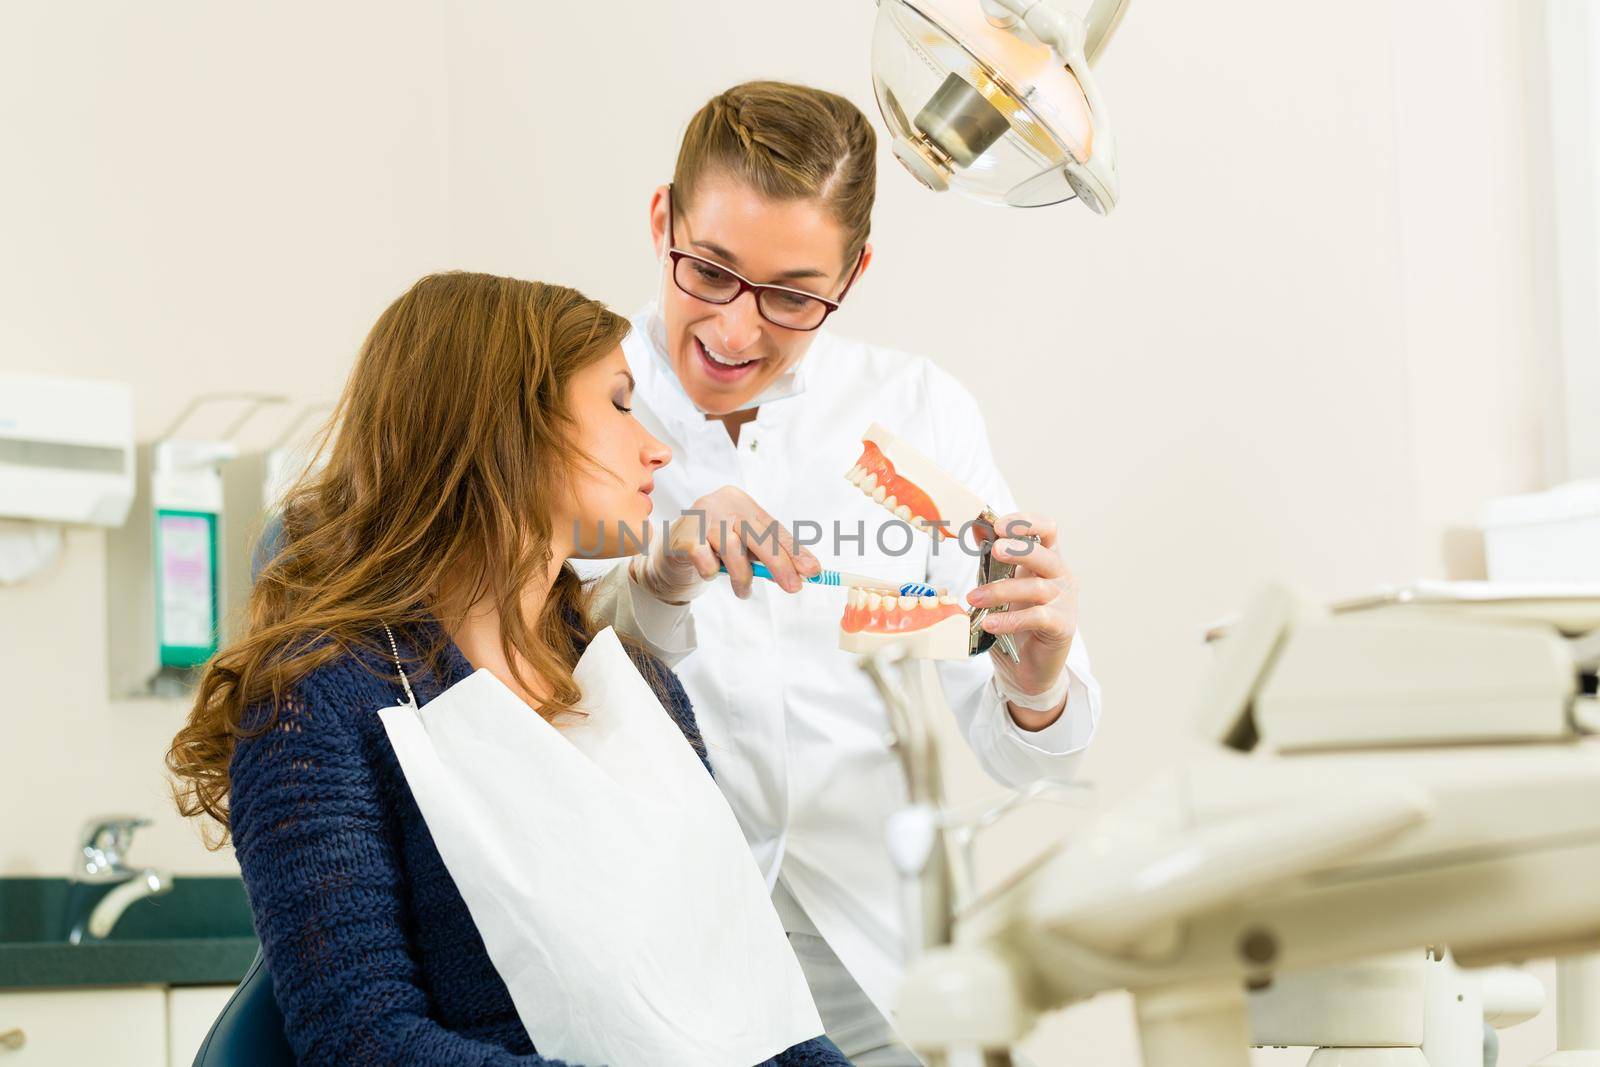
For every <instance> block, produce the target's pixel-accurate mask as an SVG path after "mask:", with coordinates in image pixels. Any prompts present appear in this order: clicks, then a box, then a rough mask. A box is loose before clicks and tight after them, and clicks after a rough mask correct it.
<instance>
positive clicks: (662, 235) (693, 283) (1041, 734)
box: [597, 82, 1100, 1067]
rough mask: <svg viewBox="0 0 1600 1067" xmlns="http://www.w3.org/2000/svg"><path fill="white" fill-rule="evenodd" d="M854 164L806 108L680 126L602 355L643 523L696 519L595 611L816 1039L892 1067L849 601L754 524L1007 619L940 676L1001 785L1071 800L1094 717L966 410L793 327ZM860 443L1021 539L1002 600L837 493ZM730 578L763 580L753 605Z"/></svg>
mask: <svg viewBox="0 0 1600 1067" xmlns="http://www.w3.org/2000/svg"><path fill="white" fill-rule="evenodd" d="M875 162H876V161H875V150H874V135H873V132H872V128H871V126H870V124H869V123H868V121H867V119H866V118H865V117H864V116H863V115H862V114H861V112H860V111H859V110H858V109H857V108H856V107H855V106H854V105H852V104H851V103H849V102H848V101H847V100H845V99H843V98H842V97H839V96H835V95H833V94H831V93H825V92H821V91H819V90H815V89H810V88H805V87H801V86H794V85H785V84H778V83H771V82H765V83H750V84H746V85H740V86H737V87H735V88H732V89H729V90H728V91H727V92H725V93H722V94H721V95H719V96H717V97H716V98H715V99H713V100H712V101H710V102H709V103H707V104H706V105H705V107H704V108H702V109H701V110H700V111H699V113H697V114H696V115H695V117H694V118H693V120H692V121H691V122H690V125H689V128H688V130H687V132H686V134H685V136H684V141H683V144H682V147H681V149H680V153H679V157H678V161H677V166H676V168H675V171H674V175H673V183H672V185H671V186H662V187H661V188H658V189H657V190H656V191H655V193H654V194H653V196H652V197H651V200H650V227H651V235H652V237H653V239H654V242H655V248H656V253H657V255H658V256H659V257H660V259H661V261H662V265H663V267H662V271H663V279H662V286H661V293H660V296H659V299H658V301H657V302H656V303H655V304H653V305H652V306H651V307H649V308H647V309H646V310H645V311H644V312H642V313H641V314H640V315H638V316H637V317H636V318H635V319H634V320H633V327H634V328H633V331H632V333H631V334H630V335H629V337H628V338H627V340H626V341H625V342H624V344H623V351H624V353H625V354H626V356H627V359H628V363H629V365H630V367H631V369H632V371H633V374H634V377H635V379H636V380H637V383H638V384H637V388H636V390H635V393H634V397H635V405H636V406H635V413H636V414H637V415H638V417H639V419H640V420H641V421H642V422H643V423H644V424H645V425H646V426H647V427H648V428H649V429H650V431H651V432H652V433H653V434H655V435H656V436H658V437H659V438H661V440H663V441H665V442H667V443H668V444H670V445H671V447H672V450H673V453H674V455H676V456H677V457H679V459H678V462H676V463H675V464H673V465H672V466H671V467H669V468H667V469H665V470H663V471H661V472H659V473H658V475H657V478H656V483H655V499H656V502H657V511H656V514H657V516H674V515H678V514H679V513H680V512H690V511H691V510H693V511H698V512H701V513H703V516H704V518H703V520H702V519H701V518H700V517H698V516H696V515H693V514H686V515H685V516H684V517H683V518H681V519H679V520H678V521H677V522H676V523H675V524H674V526H673V528H672V535H671V538H670V540H671V542H672V543H673V545H674V547H675V549H676V551H672V552H667V551H664V550H663V546H664V543H665V540H666V539H663V538H660V537H657V538H656V543H655V545H654V550H653V551H652V552H651V553H650V554H649V555H648V556H646V557H636V558H635V560H634V562H633V564H632V570H631V571H630V578H631V580H628V581H618V580H617V579H618V578H620V575H612V576H611V580H609V581H607V582H604V583H601V586H600V589H599V593H598V594H597V595H599V596H601V597H603V598H607V600H608V602H607V603H606V604H604V605H601V606H599V611H600V612H601V613H602V614H604V613H606V612H608V611H609V613H610V614H611V615H612V616H613V617H615V618H616V619H617V620H618V622H619V624H620V625H621V626H622V627H623V628H624V629H627V630H630V631H632V632H633V633H635V634H636V635H639V636H641V637H642V638H643V639H644V640H645V643H646V644H647V645H648V646H650V648H651V650H652V651H653V652H655V653H656V654H657V655H659V656H661V657H662V658H664V659H666V660H668V661H669V662H672V663H674V664H675V665H676V669H677V672H678V674H679V676H680V677H681V678H682V680H683V684H684V686H685V688H686V689H687V691H688V693H689V695H690V697H691V698H692V699H693V701H694V705H695V708H696V709H697V713H698V715H699V719H700V724H701V730H702V732H703V733H704V736H705V740H706V744H707V747H708V749H709V751H710V753H711V758H712V762H713V763H714V765H715V766H716V768H717V780H718V783H719V784H720V785H721V787H722V790H723V792H724V794H725V795H726V796H727V798H728V801H729V803H730V804H731V805H732V807H733V810H734V812H735V814H736V815H737V816H738V819H739V822H740V825H741V826H742V827H743V829H744V832H745V835H746V837H747V839H748V841H749V843H750V846H751V848H752V850H753V851H754V853H755V856H756V859H757V861H758V862H759V864H760V865H761V867H762V869H763V871H764V872H765V874H766V876H767V878H768V880H769V883H771V884H773V887H774V890H773V894H774V903H775V904H776V905H777V907H778V910H779V912H780V914H781V915H782V917H783V920H784V923H785V927H786V929H787V930H788V931H789V932H790V936H791V942H792V943H793V944H794V946H795V949H796V952H797V954H798V955H799V957H800V960H801V962H802V964H803V966H804V969H805V972H806V976H807V979H808V981H809V983H810V985H811V988H812V993H813V995H814V997H815V999H816V1003H817V1007H818V1009H819V1010H820V1012H821V1014H822V1019H823V1022H824V1024H825V1025H826V1027H827V1030H828V1035H829V1036H830V1037H831V1038H833V1040H834V1041H835V1042H836V1043H837V1044H838V1045H839V1046H840V1048H841V1049H842V1050H843V1051H844V1052H845V1054H846V1055H847V1056H849V1057H850V1058H851V1059H852V1060H853V1061H854V1062H855V1063H857V1064H859V1065H861V1067H883V1065H896V1064H915V1063H916V1062H917V1061H916V1059H915V1058H914V1057H912V1056H911V1054H910V1053H909V1052H908V1051H907V1050H906V1049H905V1048H904V1047H903V1046H900V1045H899V1044H897V1042H896V1039H895V1037H894V1034H893V1030H892V1028H891V1026H890V1025H889V1023H888V1021H887V1018H886V1016H887V1015H888V1013H889V1012H890V1011H891V1009H892V1007H893V1004H894V997H895V994H896V990H897V986H898V984H899V979H900V977H901V975H902V972H903V960H904V958H905V955H904V952H905V948H904V945H905V941H904V935H903V932H902V929H901V926H902V923H901V916H900V914H899V897H898V889H897V882H896V876H895V872H894V869H893V868H892V866H891V865H890V861H889V858H888V854H887V852H886V849H885V845H884V821H885V818H886V817H887V815H888V814H889V813H890V812H891V811H893V810H895V809H896V808H897V807H899V806H900V805H901V804H903V803H904V796H905V793H904V780H903V775H902V773H901V771H900V769H899V765H898V762H897V760H896V759H895V758H894V756H893V755H892V754H891V753H890V751H889V749H888V747H887V745H886V744H885V735H886V734H887V732H888V724H887V718H886V712H885V709H884V708H883V706H882V702H881V700H880V698H879V696H878V695H877V693H876V692H875V691H874V690H873V688H872V687H871V685H870V684H869V682H868V680H867V678H866V677H865V675H864V674H863V672H861V671H860V670H859V669H858V668H857V666H856V660H855V657H853V656H851V655H850V654H848V653H845V652H841V651H838V649H837V635H838V626H839V621H840V616H841V615H842V613H843V609H844V606H845V596H846V591H845V590H843V589H839V588H829V587H823V586H809V587H806V588H804V589H802V586H801V582H800V576H801V575H806V574H814V573H815V572H816V569H817V568H818V566H819V559H818V558H817V554H813V553H812V552H810V551H808V550H807V549H806V548H805V547H802V546H801V545H799V544H797V543H796V542H795V541H794V540H793V539H791V538H790V537H789V536H787V534H786V535H785V536H784V537H783V539H782V541H781V543H780V542H775V541H773V540H772V539H770V538H769V537H766V536H765V535H766V532H767V531H768V529H769V524H770V523H771V522H772V521H773V520H774V519H776V521H777V523H778V524H779V526H780V527H781V528H782V529H784V530H785V531H790V532H792V531H794V530H796V529H797V528H801V529H803V531H804V532H805V533H806V534H809V535H810V537H815V536H817V532H818V531H820V536H821V540H820V542H818V543H817V545H816V548H817V550H818V553H819V554H820V555H821V556H822V557H824V558H825V559H826V561H827V563H828V565H829V566H831V567H833V568H836V569H840V570H848V571H856V572H860V573H865V574H869V575H872V576H874V577H879V578H885V579H889V580H892V581H896V582H910V581H922V582H927V583H930V584H932V585H935V586H943V587H946V588H948V589H949V590H950V591H951V592H952V593H954V594H955V595H957V596H961V595H962V594H966V599H967V600H968V601H969V602H970V603H972V604H973V605H974V606H981V605H998V604H1009V605H1010V609H1009V610H1008V611H1006V612H1004V613H999V614H994V615H991V616H990V617H989V620H988V621H987V622H986V625H987V626H988V627H989V628H990V629H991V631H992V632H996V633H1010V634H1013V635H1014V638H1015V640H1016V644H1017V647H1018V651H1019V654H1020V663H1012V662H1011V661H1010V660H1009V659H1007V658H1005V657H1003V656H1000V655H998V654H996V653H990V654H987V655H981V656H977V657H973V658H970V659H968V660H965V661H959V662H941V663H939V665H938V667H939V675H940V678H941V681H942V682H943V685H944V690H945V694H946V698H947V701H948V703H949V705H950V708H951V710H952V711H953V712H954V714H955V716H956V718H957V720H958V721H959V724H960V726H961V728H962V732H963V733H964V734H965V736H966V738H967V739H968V741H969V743H970V744H971V746H972V749H973V751H974V752H975V753H976V754H977V756H978V759H979V760H980V761H981V762H982V764H983V766H984V767H985V768H986V769H987V770H988V772H989V773H990V774H991V775H992V776H993V777H994V778H996V779H997V780H998V781H1000V782H1001V783H1003V784H1005V785H1008V786H1013V787H1021V786H1026V785H1028V784H1030V783H1032V782H1035V781H1038V780H1040V779H1051V780H1065V779H1068V778H1070V777H1071V776H1072V774H1073V771H1074V768H1075V765H1076V763H1077V761H1078V759H1079V756H1080V754H1081V753H1082V752H1083V751H1084V749H1085V747H1086V746H1087V745H1088V744H1089V742H1090V739H1091V738H1092V737H1093V736H1094V732H1095V725H1096V721H1097V720H1098V718H1099V714H1100V696H1099V687H1098V685H1097V684H1096V682H1095V680H1094V677H1093V675H1092V674H1091V673H1090V668H1089V658H1088V655H1087V653H1086V651H1085V650H1084V646H1083V640H1082V638H1081V637H1080V636H1079V635H1078V633H1077V596H1076V591H1075V583H1074V579H1073V577H1072V575H1071V574H1070V572H1069V571H1068V569H1067V567H1066V565H1065V564H1064V563H1063V561H1062V559H1061V557H1060V556H1059V555H1058V554H1057V552H1056V527H1055V524H1054V523H1053V522H1052V521H1050V519H1048V518H1046V517H1044V516H1042V515H1037V514H1019V513H1017V511H1016V506H1015V503H1014V501H1013V500H1012V497H1011V492H1010V490H1009V489H1008V488H1007V487H1006V483H1005V481H1004V479H1003V478H1002V477H1001V475H1000V472H999V471H998V470H997V469H996V468H995V464H994V460H993V458H992V457H991V454H990V448H989V442H988V438H987V434H986V432H985V429H984V424H983V419H982V416H981V415H980V414H979V411H978V407H977V405H976V403H975V402H974V401H973V398H972V397H971V396H970V395H969V394H968V393H967V391H966V390H965V389H964V388H963V387H962V386H961V385H960V384H959V383H957V382H956V380H955V379H954V378H952V377H951V376H950V375H949V374H947V373H945V372H944V371H942V370H941V369H939V368H938V367H937V366H935V365H934V364H933V363H931V362H929V361H928V360H927V359H924V358H922V357H919V356H913V355H908V354H905V353H902V352H897V351H893V350H891V349H887V348H881V347H878V346H876V345H872V344H867V343H864V342H860V341H851V340H846V339H844V338H840V337H835V336H832V335H831V334H829V333H827V332H823V331H818V330H817V327H818V326H820V325H821V324H822V320H823V319H825V318H826V317H827V316H828V314H829V313H830V312H831V311H832V310H833V309H834V308H836V307H837V305H838V302H839V300H841V299H842V298H843V296H844V294H845V293H846V292H847V291H848V290H849V288H850V286H851V285H852V284H854V283H855V282H857V281H859V279H860V277H861V275H862V274H863V273H864V272H865V271H866V270H867V268H868V266H869V265H870V264H871V261H872V250H871V247H870V246H869V245H868V244H867V243H866V238H867V230H868V224H869V215H870V212H871V206H872V198H873V190H874V174H875ZM874 421H876V422H880V423H882V424H883V425H885V426H886V427H887V428H888V429H890V430H892V431H893V432H894V433H896V434H898V435H899V436H900V437H902V438H904V439H906V440H907V441H909V442H910V443H911V444H912V445H913V446H914V447H916V448H918V449H920V450H921V451H923V452H924V453H926V454H928V455H929V456H931V457H932V458H933V459H934V460H935V462H937V463H938V464H939V466H940V467H942V468H943V469H945V470H946V471H948V472H950V473H951V474H952V475H954V476H955V477H956V478H957V479H959V480H960V481H961V482H963V483H964V484H965V485H967V486H968V487H970V488H971V489H972V490H973V491H974V492H976V493H977V494H978V495H979V496H980V497H982V498H983V500H985V501H986V502H988V504H989V505H990V506H991V507H992V508H994V509H995V510H996V512H997V513H998V514H1000V515H1001V516H1002V522H1001V527H1000V528H1001V529H1002V530H1004V529H1006V526H1007V524H1008V523H1009V522H1011V521H1012V520H1013V519H1018V518H1020V519H1022V520H1025V521H1026V522H1028V523H1029V524H1030V527H1031V532H1032V533H1033V534H1036V535H1038V536H1039V537H1040V542H1039V543H1038V544H1036V545H1027V544H1024V543H1021V542H1016V541H1001V542H999V543H998V545H997V546H996V548H995V555H996V557H997V558H998V559H999V560H1002V561H1006V562H1017V563H1019V564H1020V568H1019V570H1018V571H1017V572H1016V575H1015V576H1014V577H1013V578H1011V579H1009V580H1006V581H1002V582H996V583H993V584H991V585H988V586H985V587H983V588H981V589H977V590H974V589H973V586H974V584H975V581H976V572H977V559H976V558H975V557H974V556H973V555H971V554H969V553H967V552H963V551H960V550H955V549H951V548H949V547H946V546H948V544H949V542H945V544H944V545H941V546H940V547H941V549H942V550H941V551H935V550H934V543H933V540H932V539H931V538H930V537H928V536H927V535H926V534H924V533H921V532H918V533H916V534H914V535H911V534H910V531H909V528H908V527H906V526H905V525H904V524H900V523H897V522H896V520H895V518H894V516H893V515H891V514H890V513H889V512H888V511H887V510H886V509H885V508H883V507H882V506H881V505H880V504H878V503H876V502H874V501H873V500H872V499H870V498H869V497H868V496H867V495H865V494H864V493H863V492H862V491H861V490H860V489H858V488H857V487H856V486H854V485H852V484H851V483H850V482H848V481H846V480H845V477H844V475H845V472H846V471H848V470H850V469H851V467H852V465H853V464H854V463H855V461H856V460H857V459H858V457H859V456H860V455H861V450H862V444H861V433H862V431H863V430H864V429H865V428H866V427H867V426H868V425H869V424H870V423H872V422H874ZM1008 513H1009V514H1008ZM797 523H798V524H800V526H799V527H797V525H796V524H797ZM810 523H815V524H816V528H815V529H814V528H813V527H811V526H810V525H809V524H810ZM719 530H724V531H726V533H727V534H728V535H729V536H727V537H723V536H720V535H719V533H718V531H719ZM752 535H753V536H752ZM807 539H809V538H808V537H802V540H807ZM753 561H759V562H762V563H765V564H766V565H767V566H768V567H769V568H770V569H771V570H772V572H773V574H774V575H775V578H776V580H775V581H772V582H769V581H761V580H757V581H752V579H751V571H750V564H751V562H753ZM723 566H725V567H726V569H727V571H728V578H727V579H726V580H716V579H718V571H719V567H723ZM691 599H692V600H693V606H692V608H689V607H685V606H684V604H685V602H687V601H690V600H691ZM630 622H631V625H630ZM697 646H698V648H699V650H700V651H699V653H698V654H697V655H689V653H690V652H691V651H692V650H694V649H695V648H696V647H697Z"/></svg>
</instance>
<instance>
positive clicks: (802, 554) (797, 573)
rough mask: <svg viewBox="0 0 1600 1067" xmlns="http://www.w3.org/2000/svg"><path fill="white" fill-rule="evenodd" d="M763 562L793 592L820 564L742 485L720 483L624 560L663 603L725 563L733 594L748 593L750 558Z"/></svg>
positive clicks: (688, 594) (696, 588)
mask: <svg viewBox="0 0 1600 1067" xmlns="http://www.w3.org/2000/svg"><path fill="white" fill-rule="evenodd" d="M753 559H754V560H759V561H760V562H762V563H764V564H766V565H767V569H768V570H770V571H771V572H772V576H773V579H774V580H775V581H776V582H777V584H778V585H779V586H781V587H782V588H783V589H784V590H785V591H786V592H790V593H798V592H799V591H800V588H801V586H802V585H804V584H805V581H804V580H805V579H806V578H809V577H811V576H812V575H814V574H817V573H818V572H820V571H821V570H822V564H821V563H819V562H817V557H815V556H813V555H812V554H811V553H810V552H809V551H807V550H806V549H805V548H804V547H802V546H797V545H796V544H795V543H794V538H793V537H792V536H791V535H790V533H789V531H788V530H786V529H784V527H783V524H782V523H780V522H778V521H777V520H776V519H774V518H773V517H772V516H771V515H769V514H767V512H766V510H765V509H764V508H762V507H761V505H759V504H757V503H756V502H755V501H754V500H752V499H751V498H750V495H749V494H748V493H746V492H745V491H744V490H743V489H739V488H737V487H736V486H732V485H725V486H723V487H722V488H721V489H718V490H715V491H714V492H711V493H707V494H706V495H705V496H703V497H701V498H700V499H699V500H696V501H695V502H694V503H693V504H692V505H690V507H689V509H688V510H687V511H686V512H685V513H684V514H683V515H682V516H680V517H679V518H678V519H676V520H675V521H674V522H673V523H672V526H671V527H670V528H669V530H668V534H667V536H666V537H665V538H661V537H655V538H652V541H651V544H650V546H649V548H648V549H647V551H646V552H645V554H644V555H642V556H635V557H634V558H633V559H632V560H630V561H629V572H628V573H629V574H630V575H631V576H632V577H633V580H634V581H635V582H636V583H637V584H638V585H639V586H640V588H642V589H643V590H644V591H645V592H646V593H649V594H650V595H651V596H653V597H655V598H656V599H657V600H662V601H665V602H666V603H668V604H683V603H687V602H688V601H689V600H691V599H693V598H694V597H695V596H697V595H699V593H700V592H701V591H702V590H703V589H704V588H705V585H706V583H707V582H711V581H714V580H715V579H716V577H717V575H718V574H719V573H720V568H722V567H726V568H727V569H728V579H729V581H730V582H731V583H732V585H733V592H734V595H735V596H737V597H739V599H741V600H743V599H745V598H746V597H748V596H749V595H750V584H751V582H752V581H754V576H753V574H752V573H751V570H750V562H751V560H753Z"/></svg>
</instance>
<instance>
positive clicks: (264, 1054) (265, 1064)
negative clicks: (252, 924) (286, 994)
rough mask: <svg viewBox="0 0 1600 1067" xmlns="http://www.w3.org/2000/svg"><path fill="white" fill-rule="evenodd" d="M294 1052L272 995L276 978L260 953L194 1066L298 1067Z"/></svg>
mask: <svg viewBox="0 0 1600 1067" xmlns="http://www.w3.org/2000/svg"><path fill="white" fill-rule="evenodd" d="M294 1064H295V1059H294V1050H293V1049H292V1048H290V1047H289V1039H288V1038H286V1037H285V1036H284V1034H283V1013H282V1012H280V1011H279V1010H278V1001H277V998H275V997H274V996H273V995H272V975H270V974H268V973H267V963H266V960H265V959H263V958H262V956H261V952H260V951H259V950H257V952H256V958H255V960H254V961H253V962H252V963H251V964H250V969H249V970H248V971H246V972H245V974H244V980H243V981H241V982H240V983H239V988H238V989H235V990H234V991H233V996H231V997H229V998H228V1003H227V1004H226V1005H225V1006H224V1007H223V1009H222V1014H221V1015H218V1016H217V1021H216V1022H214V1023H212V1024H211V1030H210V1031H209V1032H208V1033H207V1034H206V1039H205V1040H204V1041H203V1042H201V1044H200V1051H199V1052H197V1053H196V1054H195V1057H194V1067H294Z"/></svg>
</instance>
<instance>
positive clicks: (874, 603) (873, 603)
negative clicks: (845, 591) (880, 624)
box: [867, 593, 883, 611]
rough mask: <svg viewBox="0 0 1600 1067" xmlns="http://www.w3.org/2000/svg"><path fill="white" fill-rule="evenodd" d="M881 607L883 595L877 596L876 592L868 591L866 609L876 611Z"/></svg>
mask: <svg viewBox="0 0 1600 1067" xmlns="http://www.w3.org/2000/svg"><path fill="white" fill-rule="evenodd" d="M881 607H883V597H881V596H879V595H878V594H877V593H868V594H867V610H868V611H877V610H878V609H879V608H881Z"/></svg>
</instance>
